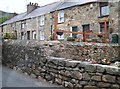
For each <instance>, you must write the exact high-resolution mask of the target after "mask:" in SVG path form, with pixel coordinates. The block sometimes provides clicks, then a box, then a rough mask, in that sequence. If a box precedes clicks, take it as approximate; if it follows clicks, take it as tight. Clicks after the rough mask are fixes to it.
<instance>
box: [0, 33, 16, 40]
mask: <svg viewBox="0 0 120 89" xmlns="http://www.w3.org/2000/svg"><path fill="white" fill-rule="evenodd" d="M2 38H3V39H17V37H16V35H15V33H4V34H3V37H2Z"/></svg>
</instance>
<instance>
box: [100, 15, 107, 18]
mask: <svg viewBox="0 0 120 89" xmlns="http://www.w3.org/2000/svg"><path fill="white" fill-rule="evenodd" d="M108 16H109V15H101V16H99V17H98V18H103V17H108Z"/></svg>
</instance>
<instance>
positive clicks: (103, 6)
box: [100, 2, 109, 16]
mask: <svg viewBox="0 0 120 89" xmlns="http://www.w3.org/2000/svg"><path fill="white" fill-rule="evenodd" d="M107 15H109V6H108V3H107V2H103V3H100V16H107Z"/></svg>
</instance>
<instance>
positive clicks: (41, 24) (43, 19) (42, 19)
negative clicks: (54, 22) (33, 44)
mask: <svg viewBox="0 0 120 89" xmlns="http://www.w3.org/2000/svg"><path fill="white" fill-rule="evenodd" d="M44 22H45V17H44V16H41V17H40V26H43V25H44Z"/></svg>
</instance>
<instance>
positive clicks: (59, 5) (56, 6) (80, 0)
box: [0, 0, 99, 26]
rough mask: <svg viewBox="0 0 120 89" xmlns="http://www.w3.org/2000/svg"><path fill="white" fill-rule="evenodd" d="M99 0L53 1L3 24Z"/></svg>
mask: <svg viewBox="0 0 120 89" xmlns="http://www.w3.org/2000/svg"><path fill="white" fill-rule="evenodd" d="M72 1H73V0H72ZM97 1H99V0H75V2H61V1H58V2H54V3H51V4H47V5H45V6H41V7H39V8H37V9H35V10H33V11H32V12H31V13H28V14H27V12H25V13H22V14H19V15H17V16H15V17H13V18H11V19H10V20H7V21H6V22H4V23H3V24H1V25H5V24H9V23H13V22H16V21H20V20H24V19H29V18H33V17H37V16H41V15H44V14H46V13H49V12H53V11H54V10H61V9H66V8H69V7H73V6H76V5H83V4H87V3H90V2H97ZM1 25H0V26H1Z"/></svg>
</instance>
